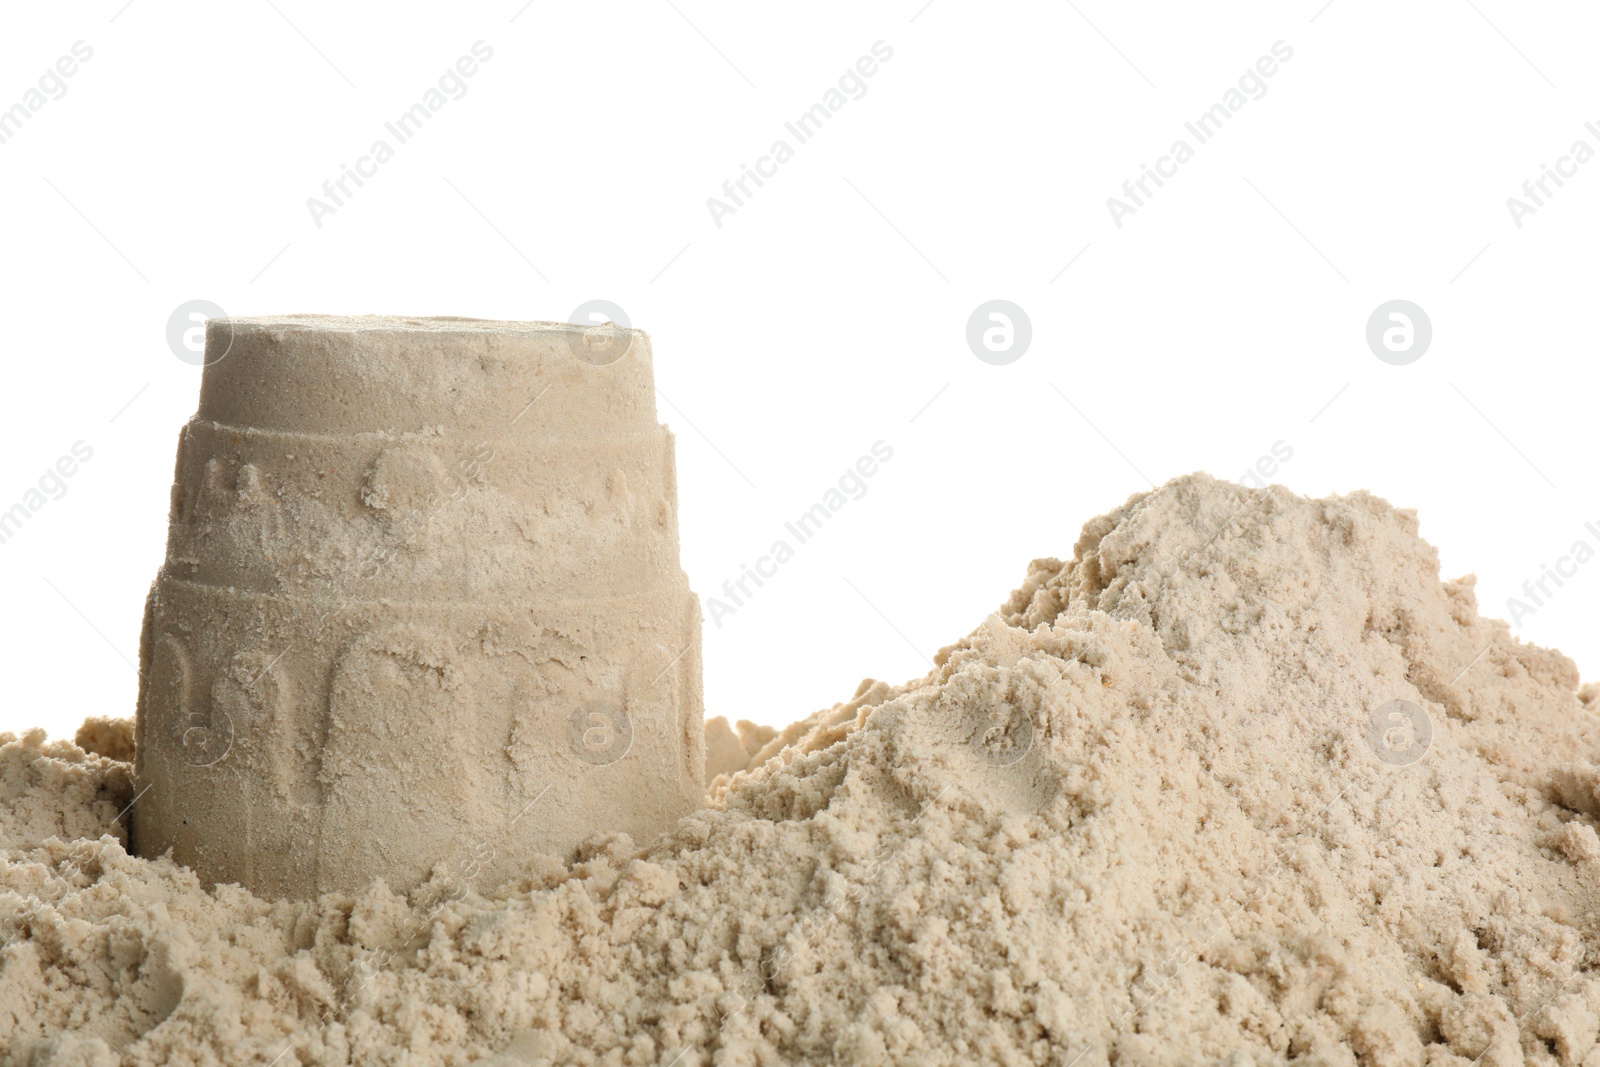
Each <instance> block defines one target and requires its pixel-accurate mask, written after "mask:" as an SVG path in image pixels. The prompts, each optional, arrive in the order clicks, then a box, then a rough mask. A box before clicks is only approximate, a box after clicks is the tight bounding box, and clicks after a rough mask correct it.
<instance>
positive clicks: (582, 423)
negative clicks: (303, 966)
mask: <svg viewBox="0 0 1600 1067" xmlns="http://www.w3.org/2000/svg"><path fill="white" fill-rule="evenodd" d="M206 340H207V343H206V349H207V357H206V358H207V365H206V367H205V370H204V374H203V378H202V382H201V388H200V405H199V410H198V411H197V412H196V414H195V416H194V418H193V419H192V420H191V421H190V422H189V423H188V425H186V426H185V427H184V429H183V431H182V433H181V435H180V437H179V441H178V460H177V473H176V476H175V478H174V484H173V488H172V510H171V520H170V526H169V530H168V540H167V558H166V564H165V566H163V567H162V569H161V572H160V574H159V576H158V577H157V579H156V582H155V584H154V586H153V587H152V589H151V592H150V599H149V603H148V606H147V608H146V611H145V620H144V632H143V638H142V640H141V648H140V693H139V707H138V764H137V775H138V779H139V788H140V789H146V787H148V791H147V792H145V793H143V795H142V796H141V797H140V799H139V800H138V802H137V803H136V804H135V805H134V809H133V841H134V847H135V848H136V850H137V851H138V853H139V854H140V855H143V856H157V855H160V854H162V853H164V852H166V851H167V850H168V849H171V850H172V853H173V856H174V858H175V859H176V860H178V861H179V862H180V863H183V864H185V865H187V866H189V867H191V868H193V869H194V870H195V871H196V872H198V873H199V875H200V876H201V878H202V879H204V880H205V881H206V882H207V883H208V884H209V883H216V882H239V883H241V884H243V885H244V886H246V887H247V888H249V889H251V890H253V891H255V892H257V893H260V894H264V895H268V896H293V897H307V896H311V895H314V894H316V893H318V892H325V891H330V890H349V889H354V888H357V887H359V886H361V885H363V884H364V883H366V882H368V881H369V880H371V879H373V878H376V877H382V878H384V879H386V880H387V881H388V883H389V884H390V885H391V886H392V887H394V888H396V889H399V890H408V889H411V888H413V887H415V886H417V885H418V884H420V883H421V882H423V881H424V880H426V879H427V878H428V877H429V875H430V874H431V873H432V872H433V871H434V869H435V868H436V867H443V868H446V869H447V871H448V872H449V873H451V874H453V875H454V876H455V877H457V878H459V879H462V880H465V881H468V882H471V883H473V884H476V885H478V886H480V887H488V886H490V885H492V884H494V883H496V882H497V881H498V880H501V879H505V878H510V877H513V876H515V875H516V874H517V873H518V872H519V871H520V870H522V869H523V866H524V864H525V863H526V861H527V859H528V857H529V856H530V855H531V854H533V853H536V852H542V853H550V854H557V855H559V854H562V853H565V852H567V851H569V850H570V849H571V848H572V847H573V846H574V845H576V844H577V843H578V842H579V841H580V840H582V839H583V838H584V837H585V836H588V835H589V834H591V833H595V832H600V831H625V832H627V833H629V834H632V835H633V836H634V838H635V839H637V840H640V841H643V840H645V839H648V838H649V837H651V836H653V835H655V834H656V833H658V832H660V831H661V830H663V829H665V828H667V827H669V826H670V825H671V824H672V823H673V822H674V821H675V820H676V819H677V818H678V817H679V816H681V815H683V814H684V813H685V812H687V811H689V810H691V809H693V808H694V807H696V806H698V804H699V803H700V802H701V796H702V792H701V778H702V768H703V762H704V747H703V740H702V732H701V729H702V727H701V710H702V709H701V693H700V610H699V605H698V603H697V601H696V599H695V597H694V595H693V594H692V593H691V592H690V591H689V586H688V582H687V579H686V578H685V577H684V574H683V571H682V569H681V568H680V566H679V563H678V521H677V511H676V508H677V487H676V483H675V475H674V467H673V442H672V436H671V434H670V433H668V431H667V430H666V428H665V427H663V426H661V425H660V424H659V423H658V422H657V421H656V411H655V391H654V384H653V379H652V373H651V357H650V344H649V339H648V338H647V337H646V336H645V335H644V334H643V333H641V332H639V331H633V330H625V329H621V328H618V327H611V326H607V327H597V328H589V329H585V328H582V327H578V326H569V325H561V324H555V323H517V322H486V321H478V320H472V319H442V318H440V319H432V318H430V319H407V318H380V317H363V318H338V317H325V316H309V315H308V316H289V317H282V318H247V319H218V320H213V321H212V322H211V323H209V324H208V327H207V339H206Z"/></svg>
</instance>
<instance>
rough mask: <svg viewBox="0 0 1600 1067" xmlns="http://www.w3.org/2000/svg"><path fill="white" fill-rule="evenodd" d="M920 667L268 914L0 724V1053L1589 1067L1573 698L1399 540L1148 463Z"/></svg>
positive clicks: (94, 764)
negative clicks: (1060, 556) (698, 783)
mask: <svg viewBox="0 0 1600 1067" xmlns="http://www.w3.org/2000/svg"><path fill="white" fill-rule="evenodd" d="M1063 540H1064V541H1065V538H1064V539H1063ZM957 563H958V561H952V563H951V565H952V566H955V565H957ZM935 580H936V579H935ZM936 664H937V665H936V667H935V668H934V669H933V670H932V671H931V672H930V673H929V674H928V675H927V676H926V677H924V678H920V679H917V680H915V681H912V682H909V683H906V684H903V685H899V686H892V685H888V684H885V683H883V682H866V683H863V685H862V687H861V688H860V690H859V691H858V692H857V693H856V694H855V696H854V697H853V698H852V699H851V700H850V701H848V702H846V703H844V704H840V705H837V706H835V707H834V708H831V709H828V710H827V711H824V712H820V713H818V714H817V715H815V716H813V717H811V718H810V719H809V720H806V721H805V722H803V723H798V724H796V725H795V726H793V727H791V728H789V729H788V730H786V731H783V732H781V733H780V734H778V735H777V736H775V737H763V736H758V735H757V734H756V733H754V732H753V731H751V730H746V731H744V732H743V733H742V734H741V732H740V731H739V730H737V729H736V728H731V727H729V726H728V725H727V724H726V723H713V725H712V728H711V732H712V734H713V735H714V744H713V745H712V752H713V754H714V755H715V756H716V764H715V767H714V768H713V770H714V771H715V772H717V773H716V776H715V777H714V780H713V782H712V786H711V790H710V797H709V801H708V806H707V807H705V808H704V809H702V810H698V811H695V812H693V813H692V814H690V815H688V816H687V817H685V818H683V819H682V820H681V821H679V822H678V823H677V824H676V826H675V828H674V829H672V830H671V831H670V832H669V833H668V834H667V835H666V836H665V837H663V838H661V839H660V840H658V841H657V842H656V843H655V844H653V845H652V846H650V847H649V848H645V849H641V848H640V847H638V846H636V845H635V844H634V842H633V841H631V840H630V839H629V838H627V837H626V836H622V835H614V836H609V837H597V838H592V839H590V840H589V841H588V842H586V843H585V844H584V845H583V847H582V848H581V849H579V850H578V852H577V853H576V854H575V855H572V856H554V855H553V856H549V857H538V858H534V859H532V860H528V861H527V862H525V863H523V865H522V866H521V868H520V869H519V870H518V871H516V872H515V873H512V874H508V876H507V877H506V878H504V879H503V880H502V881H501V882H500V883H499V884H497V885H494V886H492V887H489V886H484V885H483V884H482V881H481V879H471V878H466V877H463V874H462V872H461V871H460V870H459V869H458V868H457V867H455V866H454V865H451V864H441V865H439V866H438V867H437V868H436V869H435V870H434V872H433V874H432V876H431V878H430V879H429V880H428V881H427V882H425V883H424V884H422V885H420V886H418V887H416V888H415V889H413V890H412V891H411V892H409V893H401V892H397V891H396V890H395V888H394V887H393V886H392V885H388V884H385V883H383V882H381V881H380V882H374V883H372V884H368V885H365V886H362V887H360V888H358V889H353V890H349V891H338V892H331V893H326V894H323V895H322V896H320V897H319V898H317V899H316V900H312V901H307V902H294V901H289V900H276V901H275V900H272V899H267V898H266V897H263V896H259V895H255V894H252V893H250V892H247V891H245V890H243V889H241V888H237V887H232V886H219V887H217V888H216V889H214V890H208V889H207V888H205V885H204V883H203V879H201V878H200V877H198V876H197V875H196V874H195V873H193V872H192V871H190V870H188V869H186V868H184V867H183V866H182V865H181V864H180V863H178V862H176V861H175V860H174V859H173V858H171V857H163V858H159V859H142V858H137V857H134V856H131V855H129V853H128V851H127V849H126V834H125V830H124V822H125V819H124V820H123V821H119V819H118V815H119V812H120V811H121V810H122V809H123V808H124V807H125V806H126V805H127V804H128V803H129V802H130V801H132V800H133V796H134V793H133V789H134V786H133V780H132V776H131V774H130V768H129V766H128V765H127V764H126V763H123V762H119V761H117V760H114V759H111V758H108V757H109V756H110V755H115V754H118V753H121V752H122V751H123V749H122V748H121V747H119V745H120V744H121V743H123V742H119V739H118V738H117V737H116V736H115V733H116V728H115V725H114V724H105V723H102V724H100V725H98V726H97V727H95V728H94V729H92V730H87V731H86V734H85V736H84V738H83V740H84V743H86V744H89V745H91V747H95V748H97V749H98V750H99V751H101V752H104V753H107V755H105V756H96V755H89V754H87V753H86V752H85V751H83V750H82V749H80V748H79V747H78V746H77V745H74V744H72V743H69V742H66V741H46V740H45V739H44V738H43V736H42V735H40V734H38V733H37V732H36V733H34V734H31V735H28V736H25V737H22V738H18V739H8V741H7V743H6V744H4V746H3V747H0V796H3V801H4V802H3V805H0V847H3V856H4V865H3V867H0V945H3V947H0V1062H3V1063H5V1064H28V1065H38V1067H47V1065H50V1067H55V1065H61V1067H65V1065H74V1067H76V1065H96V1067H98V1065H103V1064H115V1063H119V1062H120V1063H123V1064H130V1065H132V1064H139V1065H144V1064H151V1065H154V1064H214V1063H230V1064H232V1063H262V1064H265V1063H270V1062H273V1061H274V1059H275V1058H276V1057H280V1056H281V1057H282V1058H281V1059H277V1060H276V1062H277V1063H278V1064H280V1065H284V1064H290V1063H301V1064H312V1063H315V1064H466V1063H473V1062H480V1061H481V1062H488V1063H493V1064H497V1065H527V1064H535V1065H545V1064H606V1065H654V1067H667V1065H669V1064H676V1065H677V1067H691V1065H709V1064H718V1065H742V1064H796V1063H817V1064H822V1063H830V1064H831V1063H840V1064H860V1065H877V1064H885V1065H886V1064H928V1065H944V1064H950V1065H956V1064H960V1065H970V1064H986V1063H997V1064H1041V1065H1046V1064H1048V1065H1054V1067H1069V1065H1074V1067H1101V1065H1106V1064H1119V1065H1127V1064H1135V1065H1146V1064H1149V1065H1163V1064H1174V1065H1176V1064H1226V1065H1229V1067H1242V1065H1246V1064H1254V1065H1263V1064H1287V1063H1294V1064H1302V1065H1311V1064H1327V1065H1346V1067H1357V1065H1360V1067H1400V1065H1410V1067H1421V1065H1427V1067H1447V1065H1448V1067H1469V1065H1473V1064H1480V1065H1482V1067H1505V1065H1511V1064H1590V1065H1594V1064H1600V1049H1597V1048H1596V1044H1595V1042H1596V1033H1597V1028H1600V980H1597V977H1596V968H1597V966H1600V952H1597V950H1600V942H1597V933H1600V912H1597V908H1596V904H1597V900H1596V893H1597V889H1600V837H1597V835H1596V825H1597V824H1596V817H1597V816H1600V767H1597V766H1596V764H1595V759H1596V756H1597V747H1600V746H1597V737H1600V732H1597V729H1596V728H1597V726H1600V717H1597V714H1596V713H1597V712H1600V694H1597V692H1596V689H1595V687H1594V686H1593V685H1590V686H1587V687H1583V688H1581V689H1580V685H1579V679H1578V675H1577V672H1576V670H1575V669H1574V667H1573V664H1572V663H1571V662H1570V661H1569V660H1568V659H1567V658H1566V657H1564V656H1562V655H1561V654H1560V653H1558V652H1555V651H1551V650H1547V649H1542V648H1537V647H1534V646H1531V645H1527V644H1523V643H1520V642H1519V641H1517V640H1516V639H1515V638H1514V637H1513V636H1512V635H1511V633H1510V632H1509V629H1508V626H1507V624H1505V623H1503V622H1498V621H1494V620H1487V619H1484V618H1481V617H1480V616H1479V614H1478V610H1477V604H1476V602H1475V599H1474V595H1473V581H1472V579H1471V578H1470V577H1468V578H1464V579H1460V580H1456V581H1441V580H1440V577H1439V574H1438V563H1437V557H1436V554H1435V552H1434V550H1433V548H1432V547H1430V546H1429V545H1428V544H1426V543H1425V542H1423V541H1422V540H1421V539H1420V538H1419V537H1418V533H1417V520H1416V517H1415V516H1414V515H1413V514H1412V513H1411V512H1408V511H1403V510H1397V509H1395V508H1393V507H1391V506H1390V505H1388V504H1386V503H1384V502H1383V501H1381V500H1379V499H1376V498H1375V497H1372V496H1370V495H1367V494H1363V493H1356V494H1353V495H1350V496H1343V497H1333V498H1329V499H1322V500H1311V499H1304V498H1301V497H1297V496H1295V495H1293V494H1291V493H1290V492H1288V491H1286V490H1284V489H1282V488H1278V487H1273V488H1270V489H1265V490H1251V489H1245V488H1242V487H1240V486H1237V485H1234V484H1231V483H1224V482H1219V481H1215V480H1213V479H1210V478H1207V477H1205V476H1192V477H1187V478H1182V479H1178V480H1176V481H1174V482H1171V483H1169V484H1167V485H1166V486H1163V487H1162V488H1160V489H1158V490H1155V491H1153V492H1150V493H1142V494H1139V495H1137V496H1135V497H1133V498H1131V499H1130V500H1129V501H1128V502H1127V503H1126V504H1124V505H1123V506H1121V507H1119V508H1117V509H1116V510H1115V511H1113V512H1111V513H1110V514H1108V515H1105V516H1103V517H1101V518H1097V519H1094V520H1093V521H1091V522H1089V523H1088V524H1087V525H1086V526H1085V527H1084V530H1083V533H1082V535H1081V536H1080V537H1079V538H1078V540H1077V544H1076V547H1075V556H1074V558H1073V559H1072V561H1071V562H1068V563H1062V562H1060V561H1058V560H1053V559H1050V560H1038V561H1035V562H1034V563H1033V564H1032V565H1031V566H1030V567H1029V568H1028V571H1027V576H1026V578H1025V580H1024V582H1023V584H1022V586H1021V587H1020V588H1019V589H1018V590H1016V591H1015V592H1014V593H1012V594H1011V596H1010V597H1009V598H1008V599H1006V600H1005V602H1004V603H1003V604H1002V605H1001V606H1000V608H999V610H998V611H997V612H996V613H994V614H993V615H991V616H990V617H989V618H987V619H985V620H983V621H982V622H981V624H980V625H978V627H977V628H976V629H975V630H974V631H973V632H972V633H971V634H970V635H968V636H967V637H966V638H964V639H962V640H960V641H958V642H956V643H955V644H953V645H951V646H949V647H948V648H946V649H944V650H943V651H941V652H940V653H939V655H938V656H937V657H936ZM770 699H779V698H778V697H776V696H774V697H771V698H770ZM1396 702H1399V703H1396ZM1411 709H1416V711H1415V712H1413V711H1412V710H1411ZM752 748H754V749H755V751H751V749H752ZM741 764H742V765H743V766H744V767H745V768H746V769H744V770H741V769H740V765H741ZM149 799H150V798H149V797H146V798H144V799H140V800H139V801H138V802H137V804H135V805H134V808H135V810H137V809H138V807H139V806H140V805H143V804H145V803H147V802H148V800H149ZM285 1050H287V1051H285Z"/></svg>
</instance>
